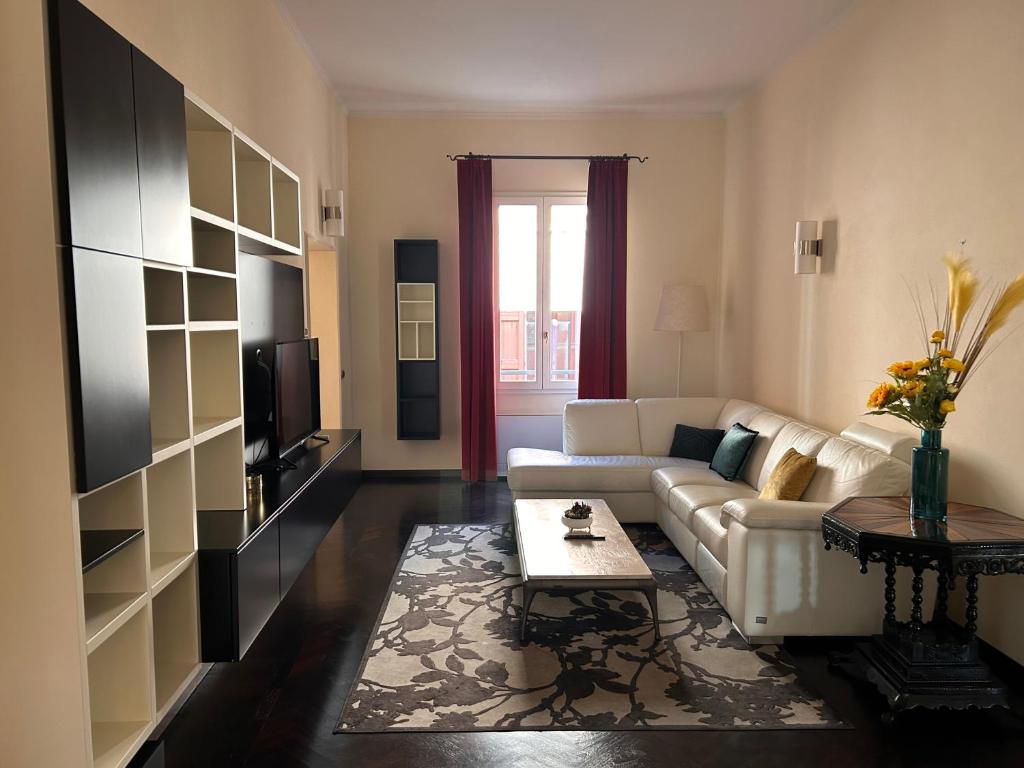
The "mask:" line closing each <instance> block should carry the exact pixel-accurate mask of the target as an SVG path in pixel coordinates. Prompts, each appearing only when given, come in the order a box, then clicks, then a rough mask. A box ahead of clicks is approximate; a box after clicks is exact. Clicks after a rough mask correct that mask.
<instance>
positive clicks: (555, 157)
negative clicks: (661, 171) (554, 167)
mask: <svg viewBox="0 0 1024 768" xmlns="http://www.w3.org/2000/svg"><path fill="white" fill-rule="evenodd" d="M445 157H447V158H448V159H449V160H452V161H454V160H636V161H637V162H638V163H645V162H647V155H644V156H643V157H640V156H639V155H627V154H621V155H474V154H473V153H472V152H468V153H467V154H464V155H445Z"/></svg>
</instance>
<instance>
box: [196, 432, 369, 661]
mask: <svg viewBox="0 0 1024 768" xmlns="http://www.w3.org/2000/svg"><path fill="white" fill-rule="evenodd" d="M322 434H323V435H324V436H326V437H328V438H329V439H330V442H329V443H322V442H319V441H316V440H307V441H306V442H305V444H304V445H302V446H300V447H299V448H296V449H295V450H294V451H293V452H292V453H290V454H289V455H288V458H289V459H290V460H291V461H293V462H294V463H295V469H290V470H287V471H284V472H278V473H274V474H269V475H265V476H264V478H263V489H262V493H261V494H260V495H259V497H258V498H257V497H253V498H251V499H250V503H249V505H248V507H247V508H246V509H243V510H237V511H235V510H213V511H199V512H198V513H197V524H198V533H199V614H200V626H201V633H202V652H203V653H202V655H203V661H238V660H239V659H241V658H242V656H244V655H245V652H246V651H247V650H248V649H249V646H250V645H252V642H253V640H255V639H256V636H257V635H258V634H259V632H260V630H262V629H263V627H264V625H265V624H266V623H267V621H268V620H269V619H270V616H271V615H272V614H273V613H274V610H275V609H276V608H277V606H278V604H279V603H280V602H281V600H282V599H283V598H284V596H285V595H286V594H287V593H288V590H289V589H291V586H292V584H294V583H295V579H296V578H298V576H299V573H300V572H301V571H302V569H303V568H304V567H305V565H306V563H307V562H309V559H310V558H311V557H312V556H313V553H314V552H315V551H316V548H317V546H319V544H320V542H321V541H322V540H323V537H324V536H325V535H326V534H327V531H328V530H330V528H331V526H332V525H334V522H335V521H336V520H337V519H338V516H339V515H340V514H341V511H342V509H343V508H344V507H345V505H346V504H348V502H349V500H350V499H351V498H352V496H353V494H354V493H355V492H356V489H357V488H358V487H359V483H360V481H361V478H362V444H361V439H360V433H359V430H357V429H343V430H336V429H327V430H324V431H323V432H322Z"/></svg>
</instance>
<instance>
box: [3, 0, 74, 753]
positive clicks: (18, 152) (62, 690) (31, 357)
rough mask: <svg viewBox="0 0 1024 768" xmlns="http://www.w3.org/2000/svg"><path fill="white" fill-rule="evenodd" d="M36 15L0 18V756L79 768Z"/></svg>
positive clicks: (6, 13)
mask: <svg viewBox="0 0 1024 768" xmlns="http://www.w3.org/2000/svg"><path fill="white" fill-rule="evenodd" d="M45 28H46V24H45V13H44V6H43V3H41V2H20V3H3V4H2V5H0V92H2V93H3V94H4V99H5V102H6V104H5V107H4V110H3V116H2V117H0V167H2V168H3V169H4V171H3V172H4V178H5V179H6V183H4V184H2V185H0V231H2V232H3V233H4V240H5V242H4V247H3V249H2V255H0V260H2V269H3V278H2V279H0V327H2V328H4V329H5V332H4V354H3V359H4V363H3V364H2V366H0V367H2V369H3V375H2V377H0V424H3V431H4V439H3V440H2V441H0V528H2V530H3V536H2V538H0V562H3V574H4V576H3V578H0V615H3V616H4V617H5V619H4V626H5V628H6V631H4V632H3V634H2V637H0V679H2V680H4V681H5V682H4V684H3V685H0V755H3V758H2V762H3V763H4V764H5V765H8V764H9V765H13V766H29V765H38V766H63V765H68V766H76V765H81V764H82V759H83V757H84V754H85V748H86V728H87V727H88V723H86V722H83V720H82V703H83V695H84V694H83V689H84V682H83V679H82V671H81V670H82V665H83V663H84V661H85V660H84V657H83V654H82V650H81V648H82V644H81V642H82V641H81V639H80V638H79V636H78V619H77V611H78V597H77V590H76V581H77V580H80V578H81V576H80V574H79V573H77V572H76V569H75V546H76V544H75V541H74V528H73V526H72V518H71V491H70V488H71V473H70V468H69V454H68V441H67V440H66V439H65V435H67V434H68V426H69V419H68V415H67V411H66V408H65V394H64V391H65V390H64V386H65V384H64V382H65V379H64V355H63V348H62V344H63V341H62V337H63V322H62V318H61V313H60V303H59V301H58V295H59V294H58V289H57V285H58V273H57V256H56V252H55V249H54V243H55V237H54V229H55V219H54V214H53V204H52V201H53V190H52V185H51V175H52V166H51V161H50V137H49V133H48V112H49V106H48V96H47V94H48V93H49V83H48V80H47V74H46V54H45V50H44V46H43V34H44V30H45Z"/></svg>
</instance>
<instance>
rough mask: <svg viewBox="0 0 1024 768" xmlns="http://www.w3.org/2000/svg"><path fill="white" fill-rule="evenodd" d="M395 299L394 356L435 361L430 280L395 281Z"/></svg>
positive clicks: (433, 300) (400, 358) (435, 341)
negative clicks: (395, 342)
mask: <svg viewBox="0 0 1024 768" xmlns="http://www.w3.org/2000/svg"><path fill="white" fill-rule="evenodd" d="M413 296H415V297H416V298H412V297H413ZM395 301H397V302H398V359H399V360H436V359H437V328H436V327H435V326H436V322H435V318H436V316H437V311H436V306H435V304H436V301H437V297H436V295H435V285H434V283H396V284H395Z"/></svg>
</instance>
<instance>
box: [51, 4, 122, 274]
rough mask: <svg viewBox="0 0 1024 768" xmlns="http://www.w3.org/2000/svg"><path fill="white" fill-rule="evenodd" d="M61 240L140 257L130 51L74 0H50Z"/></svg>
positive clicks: (112, 32)
mask: <svg viewBox="0 0 1024 768" xmlns="http://www.w3.org/2000/svg"><path fill="white" fill-rule="evenodd" d="M50 13H51V26H50V29H51V34H50V51H51V55H52V57H53V61H52V70H53V83H54V94H53V107H54V132H55V140H56V149H57V172H58V180H59V184H58V187H59V194H60V196H61V198H62V199H61V206H60V208H61V242H62V244H63V245H74V246H80V247H83V248H91V249H95V250H100V251H109V252H111V253H122V254H125V255H127V256H139V257H141V256H142V226H141V214H140V207H139V171H138V158H137V153H136V148H135V108H134V97H133V93H132V54H131V46H130V45H129V44H128V41H127V40H125V39H124V38H122V37H121V36H120V35H119V34H117V33H116V32H115V31H114V30H113V29H111V28H110V27H108V26H107V25H106V24H104V23H103V22H102V21H101V20H100V19H99V18H98V17H97V16H95V15H94V14H93V13H91V12H90V11H89V10H88V9H86V8H85V6H83V5H82V4H81V3H79V2H78V0H51V2H50Z"/></svg>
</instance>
